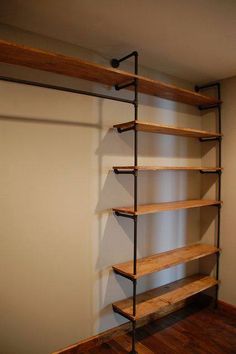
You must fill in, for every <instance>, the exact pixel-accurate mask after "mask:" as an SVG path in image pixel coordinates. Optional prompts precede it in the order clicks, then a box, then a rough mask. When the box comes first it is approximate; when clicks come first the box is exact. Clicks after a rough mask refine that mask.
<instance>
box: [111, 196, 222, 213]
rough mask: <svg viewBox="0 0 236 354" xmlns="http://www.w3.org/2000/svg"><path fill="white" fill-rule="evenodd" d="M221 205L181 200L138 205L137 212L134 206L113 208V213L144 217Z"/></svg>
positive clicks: (203, 200) (200, 200) (205, 201)
mask: <svg viewBox="0 0 236 354" xmlns="http://www.w3.org/2000/svg"><path fill="white" fill-rule="evenodd" d="M221 203H222V202H221V201H218V200H207V199H191V200H181V201H176V202H164V203H155V204H144V205H138V210H137V211H134V207H133V206H132V207H120V208H119V207H118V208H113V211H114V212H119V213H124V214H131V215H144V214H152V213H158V212H162V211H171V210H178V209H189V208H199V207H204V206H209V205H220V204H221Z"/></svg>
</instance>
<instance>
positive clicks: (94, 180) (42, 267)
mask: <svg viewBox="0 0 236 354" xmlns="http://www.w3.org/2000/svg"><path fill="white" fill-rule="evenodd" d="M0 32H1V36H2V37H4V38H10V39H13V40H18V41H19V42H21V43H25V44H31V45H34V46H35V47H42V48H44V47H45V48H50V49H52V50H61V51H63V52H65V53H68V54H74V55H78V56H82V57H86V58H90V59H91V60H94V61H97V62H105V63H107V61H106V58H105V59H104V58H98V57H97V56H96V55H95V54H94V53H92V52H87V51H85V50H82V49H81V48H78V47H72V46H71V45H67V44H65V43H61V42H57V41H53V40H50V39H47V38H43V37H39V36H32V35H31V34H28V33H23V32H19V31H15V30H14V29H10V28H7V27H5V26H1V27H0ZM0 70H1V73H2V74H5V75H15V76H18V77H23V78H31V79H35V80H39V79H40V80H42V81H47V82H53V83H58V84H64V85H67V86H72V87H80V88H89V89H91V90H101V88H99V87H96V86H95V85H94V84H89V83H83V82H81V81H76V80H73V79H68V78H63V77H57V76H56V75H51V74H49V73H40V72H36V71H33V70H29V69H22V68H12V67H10V66H8V65H3V64H2V65H1V66H0ZM142 72H143V73H146V74H149V75H154V76H155V77H160V78H162V79H165V78H166V81H168V82H173V83H176V84H180V85H182V86H185V87H191V85H190V84H188V83H186V82H183V81H181V80H177V79H174V78H170V77H168V76H166V77H165V76H164V75H163V74H160V73H156V72H153V71H149V70H147V69H144V68H142ZM107 93H110V94H115V92H113V91H112V92H111V90H110V89H107ZM125 95H128V94H127V93H125ZM140 101H141V102H140V103H141V104H140V118H142V119H143V120H151V121H154V122H155V121H156V122H165V123H168V124H174V125H178V126H188V127H193V128H201V126H202V123H201V118H200V116H199V112H198V110H197V109H196V108H192V107H187V106H186V105H181V104H176V103H173V102H168V101H165V100H161V99H156V98H153V97H147V96H141V97H140ZM132 113H133V112H132V108H131V107H129V106H128V105H127V104H123V103H118V102H113V101H107V100H101V99H95V98H91V97H86V96H82V95H75V94H68V93H62V92H56V91H51V90H46V89H42V88H34V87H30V86H28V87H27V86H24V85H19V84H12V83H5V82H0V154H1V156H0V161H1V162H0V208H1V213H0V217H1V221H0V222H1V238H0V242H1V246H0V253H1V254H0V269H1V273H2V274H1V284H2V290H1V295H0V296H1V301H0V307H1V308H0V312H1V318H0V333H1V348H2V349H3V348H4V354H13V353H14V354H15V353H17V354H21V353H22V354H28V353H34V354H37V353H39V354H42V353H49V352H51V351H53V350H55V349H58V348H59V347H63V346H66V345H68V344H71V343H73V342H76V341H77V340H78V339H81V338H85V337H88V336H90V335H92V334H95V333H98V332H101V331H103V330H105V329H108V328H111V327H114V326H116V325H118V324H121V323H123V319H122V318H121V317H120V316H118V315H115V314H114V313H113V312H112V309H111V303H112V302H113V301H115V300H118V299H121V298H123V297H126V296H128V295H130V294H131V283H130V282H129V281H128V280H124V279H121V278H120V277H118V276H114V274H113V273H112V271H111V265H112V264H114V263H118V262H121V261H126V260H129V259H130V258H131V256H132V222H131V221H129V220H123V219H121V218H120V219H117V218H116V217H114V215H113V214H112V212H111V208H112V207H113V206H120V205H128V204H130V203H132V200H133V199H132V191H133V189H132V177H131V176H118V177H117V176H115V175H114V174H113V173H112V172H110V169H111V166H113V165H115V164H130V163H132V151H133V150H132V148H133V143H132V139H133V135H132V133H131V132H128V133H126V134H123V135H119V134H117V133H116V132H114V131H113V130H112V129H111V127H112V125H113V124H115V123H118V122H124V121H126V120H131V119H132V117H133V115H132ZM225 128H227V127H225ZM229 133H231V134H232V133H233V131H231V132H229ZM139 146H140V148H139V153H140V163H145V164H150V165H152V164H161V165H189V166H191V165H199V164H201V147H200V144H199V142H198V141H197V140H193V139H186V138H177V137H171V136H168V137H167V136H158V135H154V134H153V135H152V134H147V133H142V134H140V139H139ZM224 149H225V147H224ZM225 151H226V150H224V152H225ZM225 162H226V161H225ZM213 164H214V163H212V165H213ZM224 178H225V177H224ZM230 178H232V177H231V176H230ZM139 180H140V183H139V186H140V187H139V201H140V202H156V201H171V200H178V199H185V198H192V197H193V198H194V197H196V198H198V197H199V196H200V194H201V189H200V175H199V174H198V173H196V172H194V173H185V172H161V173H141V174H140V177H139ZM224 193H225V191H224ZM224 213H225V211H224ZM199 222H200V211H199V210H197V209H195V210H188V211H176V212H169V213H161V214H158V215H149V216H142V217H140V219H139V245H138V252H139V256H145V255H148V254H152V253H156V252H161V251H165V250H168V249H172V248H176V247H178V246H182V245H184V244H185V243H191V242H195V241H197V240H198V239H199V237H200V227H199V224H200V223H199ZM224 224H225V221H224ZM228 235H229V233H228ZM228 252H232V250H230V247H229V251H228ZM224 257H225V256H224ZM222 260H223V264H226V260H225V259H224V258H222ZM197 269H198V263H197V262H193V263H191V264H189V265H188V266H183V265H181V266H178V267H174V268H172V269H169V270H166V271H163V272H161V273H159V274H155V275H152V276H150V277H147V278H145V279H143V280H142V281H140V284H139V287H138V291H142V290H144V289H148V288H151V287H154V286H158V285H160V284H163V283H167V282H170V281H172V280H175V279H177V278H181V277H183V276H184V275H185V274H186V273H189V274H190V273H192V272H195V271H196V270H197ZM223 274H224V273H223V271H222V275H223ZM223 296H224V292H223V291H222V297H223ZM227 299H228V298H227ZM229 300H231V298H229Z"/></svg>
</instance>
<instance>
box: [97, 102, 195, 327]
mask: <svg viewBox="0 0 236 354" xmlns="http://www.w3.org/2000/svg"><path fill="white" fill-rule="evenodd" d="M144 101H145V100H144ZM147 101H148V100H147ZM167 106H168V107H167V111H168V108H169V109H170V112H171V116H170V117H169V120H171V124H173V125H178V124H181V123H180V120H179V118H178V117H176V119H174V118H173V117H174V116H175V108H176V107H175V106H178V105H176V104H173V103H171V104H169V103H168V104H167ZM161 108H162V109H164V108H165V109H166V105H165V104H163V106H162V107H161ZM170 112H169V113H170ZM185 112H187V111H185ZM197 118H198V119H199V116H198V117H197ZM109 119H110V118H108V120H109ZM194 119H195V117H194ZM194 119H192V120H191V122H193V120H194ZM126 120H130V119H126ZM148 120H152V119H148ZM115 123H117V122H116V121H114V119H113V120H112V123H110V126H111V125H113V124H115ZM168 123H170V122H168ZM99 125H100V126H101V127H102V128H104V126H105V127H106V126H109V124H107V122H106V112H105V108H104V107H103V105H100V118H99ZM99 141H100V143H99V147H98V149H97V151H96V153H97V156H98V161H99V162H98V165H99V196H98V203H97V206H96V213H97V215H98V218H99V235H98V237H99V246H98V247H99V249H98V256H97V257H98V258H97V262H96V265H95V266H96V271H97V272H98V279H99V280H100V281H99V284H98V288H99V289H98V291H97V297H98V303H99V305H98V308H97V313H96V316H95V318H94V320H95V321H97V322H98V325H97V331H99V332H101V331H103V330H106V329H107V328H109V327H111V323H112V324H113V326H116V325H117V324H121V323H123V322H125V321H126V320H124V319H123V318H122V317H121V316H119V315H117V314H114V313H113V312H112V308H111V303H112V302H114V301H117V300H119V299H122V298H126V297H129V296H131V295H132V282H131V281H129V280H127V279H125V278H122V277H120V276H119V275H115V274H114V273H113V272H112V270H111V266H112V265H113V264H116V263H120V262H125V261H128V260H130V259H132V255H133V221H132V220H127V219H125V218H122V217H116V216H115V215H113V214H112V211H111V209H112V207H115V206H122V205H123V206H125V205H127V206H128V205H130V206H131V205H133V176H131V175H115V174H114V173H113V172H112V171H111V167H112V166H113V165H122V164H123V165H126V164H133V132H126V133H123V134H118V133H117V132H115V131H114V130H113V129H108V130H107V131H106V133H104V135H103V136H102V132H99ZM138 150H139V161H141V162H142V164H146V165H150V164H151V165H158V164H159V165H163V164H164V165H166V166H168V165H186V159H190V160H191V162H190V166H191V165H194V163H193V161H195V165H199V164H200V162H199V158H200V144H199V142H198V141H197V140H195V139H188V138H182V137H174V136H163V135H159V134H149V133H143V132H141V133H139V149H138ZM117 159H118V160H119V161H118V162H117ZM141 162H140V163H141ZM150 162H151V163H150ZM104 171H106V173H105V172H104ZM200 179H201V177H200V173H198V172H183V171H182V172H171V171H162V172H140V173H139V176H138V180H139V187H138V188H139V189H138V201H139V203H141V204H144V203H152V202H164V201H175V200H183V199H191V198H199V197H200ZM104 211H107V212H108V215H105V214H104ZM199 222H200V211H199V210H198V209H193V210H191V209H190V210H182V211H172V212H164V213H158V214H152V215H145V216H140V217H139V218H138V257H144V256H147V255H150V254H154V253H158V252H164V251H167V250H169V249H173V248H177V247H181V246H184V245H185V244H189V243H194V242H197V241H198V240H199V231H200V230H199ZM197 271H198V261H194V262H191V263H188V264H187V265H179V266H176V267H173V268H171V269H167V270H164V271H162V272H159V273H158V274H152V275H150V276H147V277H144V278H142V279H140V280H139V281H138V292H139V293H140V292H143V291H145V290H148V289H150V288H154V287H157V286H160V285H163V284H165V283H168V282H171V281H174V280H176V279H179V278H182V277H184V276H185V275H188V274H193V273H195V272H197ZM95 292H96V290H95ZM108 323H109V325H108Z"/></svg>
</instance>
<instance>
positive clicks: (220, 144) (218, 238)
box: [195, 82, 222, 307]
mask: <svg viewBox="0 0 236 354" xmlns="http://www.w3.org/2000/svg"><path fill="white" fill-rule="evenodd" d="M212 87H216V89H217V98H218V100H219V101H221V87H220V83H219V82H215V83H211V84H207V85H202V86H196V87H195V89H196V91H199V90H204V89H209V88H212ZM211 108H217V110H218V133H219V134H221V133H222V128H221V104H217V105H214V106H208V107H199V109H200V110H203V109H211ZM214 140H218V141H219V145H218V167H219V168H221V167H222V137H221V136H220V137H215V138H201V139H200V141H202V142H204V141H214ZM201 172H202V173H204V172H203V171H201ZM217 172H218V188H217V189H218V191H217V198H218V200H219V201H220V200H221V174H222V173H221V170H220V171H217ZM208 173H209V172H208ZM217 207H218V213H217V219H218V220H217V230H216V241H215V243H216V247H217V248H220V225H221V204H220V205H217ZM216 257H217V258H216V280H219V261H220V252H218V253H217V254H216ZM218 294H219V285H216V294H215V307H217V305H218Z"/></svg>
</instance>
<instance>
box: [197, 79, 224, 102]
mask: <svg viewBox="0 0 236 354" xmlns="http://www.w3.org/2000/svg"><path fill="white" fill-rule="evenodd" d="M215 86H217V87H219V86H220V83H219V82H212V83H211V84H206V85H196V86H195V91H196V92H199V91H200V90H205V89H209V88H211V87H215ZM218 99H219V100H220V98H218Z"/></svg>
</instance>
